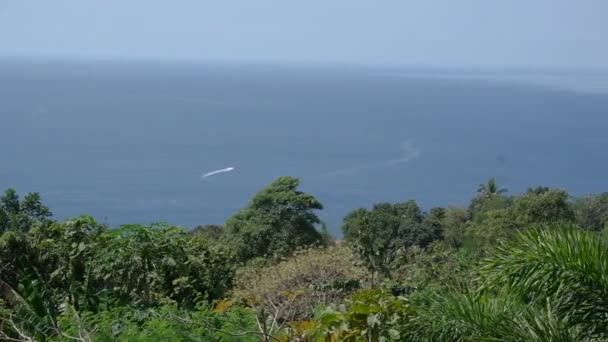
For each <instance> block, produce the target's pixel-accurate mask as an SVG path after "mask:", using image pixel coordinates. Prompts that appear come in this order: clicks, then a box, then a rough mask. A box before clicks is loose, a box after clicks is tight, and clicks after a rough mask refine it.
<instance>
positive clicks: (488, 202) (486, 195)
mask: <svg viewBox="0 0 608 342" xmlns="http://www.w3.org/2000/svg"><path fill="white" fill-rule="evenodd" d="M506 192H507V189H504V188H501V187H499V186H498V184H497V183H496V180H495V179H494V178H490V179H489V180H488V182H487V183H485V184H480V185H479V188H478V189H477V196H475V197H474V198H473V199H472V200H471V204H470V205H469V216H471V218H472V220H473V221H475V222H477V223H479V222H481V221H483V220H484V219H485V218H486V214H487V213H488V212H489V211H491V210H497V209H505V208H507V207H509V206H510V205H511V200H510V198H509V197H507V196H505V195H504V194H505V193H506Z"/></svg>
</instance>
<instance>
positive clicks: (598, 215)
mask: <svg viewBox="0 0 608 342" xmlns="http://www.w3.org/2000/svg"><path fill="white" fill-rule="evenodd" d="M574 212H575V216H576V222H577V224H578V225H579V226H580V227H581V228H584V229H588V230H593V231H596V232H597V231H601V230H604V229H606V228H607V227H608V192H604V193H602V194H599V195H591V196H585V197H582V198H578V199H576V200H575V201H574Z"/></svg>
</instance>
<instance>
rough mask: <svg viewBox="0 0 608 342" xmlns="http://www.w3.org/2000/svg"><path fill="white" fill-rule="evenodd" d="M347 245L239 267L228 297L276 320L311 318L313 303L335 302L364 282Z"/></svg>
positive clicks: (308, 251)
mask: <svg viewBox="0 0 608 342" xmlns="http://www.w3.org/2000/svg"><path fill="white" fill-rule="evenodd" d="M356 262H357V259H356V257H355V256H354V255H353V253H352V251H351V250H350V249H349V248H348V247H328V248H310V249H306V250H301V251H298V252H296V254H295V255H293V256H292V257H290V258H288V259H286V260H284V261H282V262H280V263H278V264H276V265H270V266H265V267H251V266H248V267H243V268H241V269H240V270H239V272H238V277H237V281H236V288H235V289H234V292H233V294H232V297H233V298H234V299H237V300H243V301H245V302H247V303H249V305H250V306H252V307H254V309H256V310H258V312H261V311H264V312H266V313H271V314H272V315H274V316H276V317H277V319H278V320H279V321H282V322H283V321H302V320H308V319H310V318H311V316H312V313H313V311H314V309H315V308H316V307H317V306H327V305H338V304H340V303H341V302H342V300H343V299H344V298H345V297H346V296H347V295H348V294H349V293H351V292H352V291H353V290H355V289H358V288H359V287H362V286H364V285H365V282H366V275H367V272H366V270H365V269H364V268H362V267H360V266H357V265H356Z"/></svg>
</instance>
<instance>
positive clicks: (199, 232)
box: [189, 224, 225, 241]
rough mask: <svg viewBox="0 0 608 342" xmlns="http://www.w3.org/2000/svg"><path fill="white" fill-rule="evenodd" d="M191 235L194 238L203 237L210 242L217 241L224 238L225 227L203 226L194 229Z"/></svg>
mask: <svg viewBox="0 0 608 342" xmlns="http://www.w3.org/2000/svg"><path fill="white" fill-rule="evenodd" d="M189 233H190V234H191V235H192V236H202V237H204V238H206V239H208V240H212V241H217V240H220V239H221V238H223V237H224V235H225V229H224V227H222V226H220V225H216V224H203V225H199V226H196V227H194V229H192V230H191V231H189Z"/></svg>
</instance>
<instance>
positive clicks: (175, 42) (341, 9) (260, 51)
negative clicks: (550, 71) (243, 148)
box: [0, 0, 608, 68]
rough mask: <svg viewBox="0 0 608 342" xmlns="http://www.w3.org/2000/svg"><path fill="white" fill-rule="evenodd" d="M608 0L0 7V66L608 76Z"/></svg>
mask: <svg viewBox="0 0 608 342" xmlns="http://www.w3.org/2000/svg"><path fill="white" fill-rule="evenodd" d="M607 14H608V1H607V0H576V1H575V0H419V1H418V0H417V1H412V0H365V1H364V0H305V1H291V0H213V1H211V0H172V1H167V0H164V1H160V0H84V1H83V0H52V1H48V0H45V1H40V0H0V58H34V59H36V58H40V59H43V58H54V59H83V60H95V59H117V60H167V61H226V62H251V61H253V62H257V61H262V62H265V61H266V62H296V63H346V64H373V65H428V66H456V67H458V66H465V67H468V66H473V67H474V66H481V67H484V66H500V67H587V68H596V67H600V68H608V20H606V16H607Z"/></svg>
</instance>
